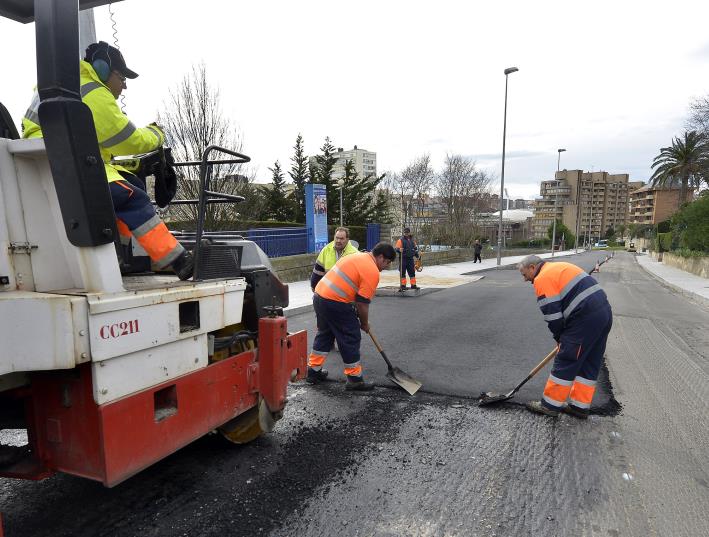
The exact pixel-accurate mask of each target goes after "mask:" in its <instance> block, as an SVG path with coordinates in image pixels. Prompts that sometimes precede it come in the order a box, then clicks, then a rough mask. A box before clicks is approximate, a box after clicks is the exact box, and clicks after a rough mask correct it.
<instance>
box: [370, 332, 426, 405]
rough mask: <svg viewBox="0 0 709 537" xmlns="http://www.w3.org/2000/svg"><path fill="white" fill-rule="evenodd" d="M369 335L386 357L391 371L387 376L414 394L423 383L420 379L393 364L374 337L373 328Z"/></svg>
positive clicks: (410, 393)
mask: <svg viewBox="0 0 709 537" xmlns="http://www.w3.org/2000/svg"><path fill="white" fill-rule="evenodd" d="M369 337H371V338H372V343H374V346H375V347H376V348H377V350H378V351H379V354H381V355H382V358H384V361H385V362H386V363H387V367H388V368H389V371H388V372H387V378H388V379H389V380H390V381H392V382H393V383H394V384H398V385H399V386H401V387H402V388H403V389H404V390H406V391H407V392H408V393H409V395H414V394H415V393H416V392H417V391H418V390H419V388H420V387H421V383H420V382H419V381H418V380H416V379H414V378H412V377H410V376H409V375H407V374H406V373H404V372H403V371H402V370H401V369H399V368H398V367H394V366H393V365H391V362H390V361H389V358H387V355H386V353H385V352H384V351H383V350H382V347H381V345H379V342H378V341H377V338H375V337H374V334H373V333H372V330H371V329H370V330H369Z"/></svg>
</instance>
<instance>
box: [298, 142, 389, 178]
mask: <svg viewBox="0 0 709 537" xmlns="http://www.w3.org/2000/svg"><path fill="white" fill-rule="evenodd" d="M333 156H334V157H335V158H337V162H335V165H334V166H333V169H332V178H333V179H334V180H335V181H337V180H338V179H340V178H342V177H344V176H345V163H346V162H347V161H348V160H351V161H352V164H354V168H355V170H356V172H357V174H358V175H359V177H367V176H368V175H377V154H376V153H375V152H374V151H367V150H366V149H360V148H358V147H357V146H354V148H353V149H349V150H347V151H345V150H344V149H343V148H341V147H338V148H337V151H336V152H335V153H334V154H333ZM310 163H311V164H315V163H316V160H315V157H310Z"/></svg>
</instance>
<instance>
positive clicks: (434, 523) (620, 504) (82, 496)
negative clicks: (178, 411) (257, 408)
mask: <svg viewBox="0 0 709 537" xmlns="http://www.w3.org/2000/svg"><path fill="white" fill-rule="evenodd" d="M597 256H598V253H597V252H594V253H590V254H584V255H582V256H578V257H574V258H573V261H574V262H576V263H578V264H581V265H582V266H584V268H590V264H591V263H594V262H595V259H596V257H597ZM597 278H598V280H599V282H600V283H601V285H602V286H603V287H604V289H605V290H606V291H607V293H608V295H609V298H610V301H611V304H612V306H613V310H614V327H613V331H612V332H611V336H610V338H609V344H608V350H607V357H608V358H607V362H608V371H609V373H608V375H609V380H610V383H605V386H604V388H603V390H604V397H608V400H609V401H614V400H617V402H618V404H619V405H621V408H618V407H616V406H614V405H609V404H602V405H600V408H599V407H598V406H597V408H596V411H595V413H594V414H593V415H592V416H591V417H590V418H589V419H588V420H587V421H580V420H577V419H575V418H573V417H570V416H566V415H563V416H560V417H559V418H558V419H550V418H547V417H544V416H537V415H532V414H530V413H529V412H527V411H526V410H525V409H524V408H523V407H522V406H521V405H520V404H519V403H522V402H524V401H526V400H530V399H533V398H537V397H538V396H539V394H540V393H541V389H542V387H543V383H544V379H545V377H546V374H547V371H548V369H547V370H545V371H543V372H542V373H540V375H539V378H537V379H535V380H534V381H532V382H530V383H529V384H530V385H529V386H528V387H525V388H524V389H523V390H522V391H521V392H520V394H519V395H518V396H517V397H516V398H515V400H514V402H513V403H512V404H503V405H501V406H499V407H496V408H481V407H478V406H477V405H476V402H475V398H476V397H477V396H478V395H479V393H480V392H481V391H486V390H491V389H494V390H501V391H504V390H509V389H511V388H512V387H513V386H514V384H516V383H517V382H518V381H519V380H521V379H522V378H524V376H526V374H527V373H528V371H529V370H530V369H531V368H532V367H533V366H534V365H535V364H536V363H537V362H538V361H539V360H540V359H541V357H543V356H544V355H545V354H546V352H548V350H550V349H551V348H552V347H553V344H554V343H553V340H552V338H551V335H550V334H549V333H548V330H547V328H546V326H545V324H544V322H543V321H542V319H541V313H540V312H539V311H538V310H537V308H536V305H535V300H534V293H533V290H532V287H531V286H530V285H529V284H528V283H525V282H522V280H521V277H520V276H519V274H518V273H517V272H516V271H515V270H500V271H494V272H487V273H486V277H485V278H484V279H482V280H479V281H476V282H473V283H469V284H466V285H462V286H458V287H455V288H451V289H446V290H441V291H437V292H435V293H430V294H428V295H424V296H421V297H419V298H415V299H411V300H409V299H408V298H407V299H397V298H386V299H385V298H381V299H380V298H377V299H375V302H374V303H373V305H372V309H371V312H372V323H371V324H372V326H373V327H374V330H376V334H377V336H378V337H379V339H380V341H381V343H382V345H383V346H384V347H385V350H386V351H387V352H388V354H389V356H390V357H391V358H392V360H393V361H394V362H395V364H396V365H397V366H399V367H401V368H402V369H404V370H405V371H406V372H408V373H409V374H411V375H413V376H415V377H417V378H419V379H420V380H422V381H423V383H424V390H425V391H424V392H423V393H418V394H417V395H416V396H414V397H410V396H409V395H408V394H406V393H405V392H403V391H402V390H400V389H398V388H397V387H396V386H394V385H392V384H391V383H389V382H388V381H387V380H386V378H385V377H384V373H385V367H384V366H383V364H382V363H381V362H380V359H379V358H378V357H377V356H376V354H375V351H374V348H373V346H372V345H371V344H370V343H366V344H365V345H364V346H363V349H364V360H365V371H366V374H367V376H368V378H369V379H370V380H373V381H374V382H375V383H376V384H377V388H376V389H375V391H374V392H372V393H370V394H351V393H346V392H344V390H343V385H342V383H341V382H338V380H341V379H342V377H341V363H340V361H339V357H338V355H337V353H335V352H333V354H332V355H331V357H330V360H329V368H330V369H331V371H332V376H333V379H334V380H333V381H332V382H327V383H325V384H324V385H319V386H315V387H312V386H307V385H305V384H304V383H298V384H296V385H293V386H292V387H291V388H290V389H289V404H288V407H287V409H286V415H285V417H284V418H283V420H281V421H280V422H279V423H278V425H277V427H276V429H275V430H274V431H273V432H272V433H271V434H268V435H265V436H263V437H262V438H260V439H258V440H256V441H255V442H253V443H252V444H250V445H247V446H241V447H239V446H231V445H227V444H226V443H225V442H223V441H222V439H221V438H219V437H218V436H216V435H210V436H207V437H205V438H202V439H200V440H198V441H196V442H194V443H193V444H191V445H190V446H188V447H186V448H184V449H182V450H180V451H179V452H178V453H176V454H174V455H173V456H171V457H169V458H167V459H165V460H164V461H161V462H160V463H158V464H156V465H154V466H152V467H150V468H148V469H147V470H145V471H143V472H141V473H140V474H138V475H136V476H134V477H133V478H131V479H129V480H128V481H126V482H124V483H122V484H121V485H119V486H117V487H115V488H114V489H105V488H103V487H102V486H101V485H100V484H97V483H92V482H90V481H87V480H83V479H80V478H75V477H71V476H65V475H57V476H55V477H53V478H51V479H48V480H45V481H42V482H39V483H34V482H27V481H13V480H9V479H0V511H2V512H3V514H4V517H5V530H6V536H8V537H13V536H15V535H23V536H24V535H32V536H38V537H39V536H44V535H47V536H48V535H51V536H69V535H71V536H75V535H79V536H83V535H90V536H93V535H106V536H132V535H136V536H197V535H199V536H202V535H214V536H217V535H218V536H220V537H221V536H224V535H231V536H242V535H243V536H247V535H248V536H253V535H269V536H272V537H281V536H282V537H286V536H293V535H298V536H313V537H315V536H323V535H342V536H369V535H373V536H380V535H381V536H392V537H394V536H396V537H399V536H466V537H467V536H485V537H492V536H538V535H549V536H566V535H579V536H627V535H630V536H638V537H640V536H643V537H644V536H647V535H673V536H699V535H708V534H709V521H708V520H707V518H706V516H705V511H706V509H704V508H703V506H705V505H709V485H708V483H709V475H707V468H709V457H708V455H707V454H708V453H709V428H707V426H706V416H707V415H708V414H709V407H708V405H709V403H707V401H709V350H708V349H709V335H708V334H707V332H706V326H708V325H709V311H708V310H707V309H706V308H703V307H702V306H700V305H697V304H694V303H692V302H690V301H689V300H687V299H686V298H685V297H683V296H680V295H678V294H677V293H675V292H673V291H671V290H670V289H668V288H666V287H664V286H662V285H660V284H659V283H658V282H657V281H656V280H655V279H653V278H652V277H650V276H648V275H647V274H646V273H645V272H644V271H643V269H641V268H640V267H639V266H638V264H637V262H636V261H635V258H634V257H633V256H632V255H630V254H627V253H620V254H618V255H616V257H615V258H614V259H613V260H612V261H610V262H608V263H607V264H606V265H604V266H603V267H602V269H601V273H600V274H598V275H597ZM313 325H314V316H313V314H312V313H305V314H302V315H300V316H295V317H293V318H290V319H289V328H290V330H295V329H298V328H308V329H312V328H313ZM310 341H312V335H311V337H310ZM611 386H612V388H611ZM127 434H128V432H127Z"/></svg>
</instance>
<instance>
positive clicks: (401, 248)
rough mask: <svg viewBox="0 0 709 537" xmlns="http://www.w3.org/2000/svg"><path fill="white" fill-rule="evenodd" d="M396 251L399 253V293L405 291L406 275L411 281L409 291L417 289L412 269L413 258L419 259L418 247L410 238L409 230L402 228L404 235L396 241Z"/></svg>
mask: <svg viewBox="0 0 709 537" xmlns="http://www.w3.org/2000/svg"><path fill="white" fill-rule="evenodd" d="M396 251H397V252H399V261H400V271H399V272H400V274H399V277H400V278H401V282H400V283H401V285H400V286H399V289H400V290H401V291H405V290H406V274H408V275H409V280H410V281H411V289H418V286H417V285H416V268H415V267H414V257H416V258H418V257H419V247H418V244H416V240H415V239H414V238H413V237H412V236H411V229H409V228H408V227H405V228H404V234H403V235H402V236H401V237H399V240H398V241H396Z"/></svg>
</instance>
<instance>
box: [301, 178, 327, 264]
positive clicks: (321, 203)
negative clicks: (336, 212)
mask: <svg viewBox="0 0 709 537" xmlns="http://www.w3.org/2000/svg"><path fill="white" fill-rule="evenodd" d="M305 225H306V227H307V228H308V252H319V251H320V250H321V249H322V248H323V247H325V246H326V245H327V243H328V242H330V241H329V240H328V238H327V189H326V188H325V185H317V184H313V183H307V184H306V185H305Z"/></svg>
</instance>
